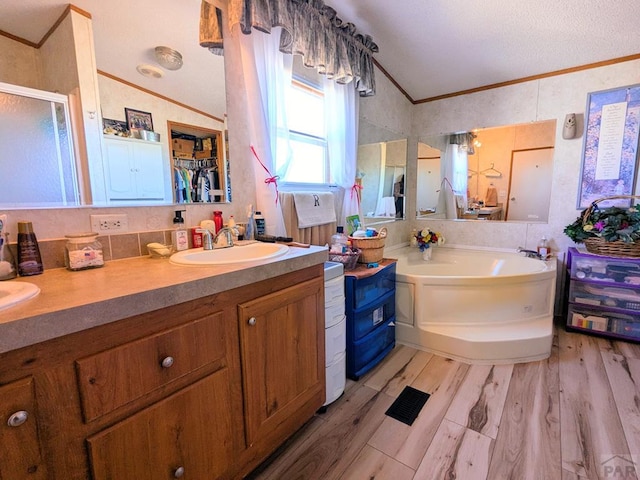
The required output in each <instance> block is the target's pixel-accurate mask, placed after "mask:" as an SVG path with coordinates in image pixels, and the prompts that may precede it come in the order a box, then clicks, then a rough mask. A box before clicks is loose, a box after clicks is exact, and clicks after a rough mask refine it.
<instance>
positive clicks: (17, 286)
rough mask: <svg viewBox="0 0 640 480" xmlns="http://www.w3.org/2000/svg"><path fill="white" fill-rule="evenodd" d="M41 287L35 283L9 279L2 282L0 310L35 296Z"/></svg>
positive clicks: (0, 286) (0, 284)
mask: <svg viewBox="0 0 640 480" xmlns="http://www.w3.org/2000/svg"><path fill="white" fill-rule="evenodd" d="M38 293H40V289H39V288H38V287H37V286H35V285H34V284H33V283H27V282H16V281H15V280H7V281H4V282H0V310H1V309H3V308H8V307H13V306H14V305H16V304H18V303H20V302H23V301H24V300H28V299H30V298H32V297H35V296H36V295H38Z"/></svg>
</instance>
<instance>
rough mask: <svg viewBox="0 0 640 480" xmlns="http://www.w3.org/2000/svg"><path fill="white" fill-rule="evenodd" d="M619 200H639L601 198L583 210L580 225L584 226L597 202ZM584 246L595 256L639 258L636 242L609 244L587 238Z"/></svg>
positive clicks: (598, 239)
mask: <svg viewBox="0 0 640 480" xmlns="http://www.w3.org/2000/svg"><path fill="white" fill-rule="evenodd" d="M621 199H628V200H632V199H640V196H638V195H615V196H611V197H603V198H599V199H598V200H594V201H593V203H591V205H589V207H588V208H586V209H585V211H584V214H583V215H582V224H583V225H584V224H586V223H587V220H588V219H589V217H590V216H591V213H592V212H593V208H594V207H595V206H597V204H598V202H603V201H605V200H621ZM584 246H585V247H586V248H587V252H589V253H593V254H595V255H605V256H607V257H640V244H639V243H637V242H632V243H627V242H623V241H622V240H616V241H614V242H609V241H607V240H605V239H604V238H600V237H589V238H586V239H585V240H584Z"/></svg>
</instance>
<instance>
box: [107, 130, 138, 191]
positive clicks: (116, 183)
mask: <svg viewBox="0 0 640 480" xmlns="http://www.w3.org/2000/svg"><path fill="white" fill-rule="evenodd" d="M104 150H105V155H104V162H105V172H104V174H105V180H106V182H107V196H108V198H109V199H110V200H125V199H129V198H136V195H137V194H136V183H135V178H136V177H135V166H134V165H133V144H132V143H130V142H127V141H124V140H121V139H116V138H105V139H104Z"/></svg>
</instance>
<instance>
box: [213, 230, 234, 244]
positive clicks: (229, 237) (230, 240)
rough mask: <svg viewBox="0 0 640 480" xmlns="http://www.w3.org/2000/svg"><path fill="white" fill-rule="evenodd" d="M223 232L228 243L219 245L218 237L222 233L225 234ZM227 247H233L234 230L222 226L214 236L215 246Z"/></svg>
mask: <svg viewBox="0 0 640 480" xmlns="http://www.w3.org/2000/svg"><path fill="white" fill-rule="evenodd" d="M223 234H224V238H225V239H226V241H227V244H226V245H221V246H218V238H220V235H223ZM227 247H233V232H232V231H231V229H230V228H229V227H224V228H221V229H220V230H219V231H218V233H216V236H215V237H213V248H227Z"/></svg>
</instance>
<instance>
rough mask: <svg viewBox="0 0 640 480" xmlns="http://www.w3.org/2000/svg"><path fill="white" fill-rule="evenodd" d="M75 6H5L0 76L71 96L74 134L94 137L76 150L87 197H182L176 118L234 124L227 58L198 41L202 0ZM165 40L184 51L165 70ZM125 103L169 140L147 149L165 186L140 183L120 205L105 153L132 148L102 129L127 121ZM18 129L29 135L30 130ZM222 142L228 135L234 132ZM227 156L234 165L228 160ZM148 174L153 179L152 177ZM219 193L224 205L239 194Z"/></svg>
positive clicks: (12, 1)
mask: <svg viewBox="0 0 640 480" xmlns="http://www.w3.org/2000/svg"><path fill="white" fill-rule="evenodd" d="M211 3H212V4H214V5H216V4H217V3H219V2H216V0H212V1H211ZM72 4H73V6H72V7H71V13H68V14H67V15H66V16H65V12H66V11H67V9H68V8H69V7H68V3H67V2H62V1H60V0H38V1H24V0H6V1H4V2H2V3H1V5H0V82H5V83H8V84H12V85H18V86H22V87H28V88H33V89H39V90H43V91H50V92H58V93H60V94H63V95H66V96H68V97H69V106H70V108H69V109H70V114H71V118H72V124H73V129H72V130H73V131H72V134H73V137H74V139H75V140H76V142H77V141H78V139H80V140H81V141H84V142H86V148H85V149H82V148H78V149H77V150H78V152H77V156H78V161H77V170H78V172H79V175H78V177H79V183H80V184H79V185H78V186H77V190H78V191H80V192H83V193H84V195H83V199H82V201H80V202H78V203H81V204H91V205H95V206H101V205H105V206H112V205H114V204H116V205H118V204H127V205H137V204H139V205H141V204H145V205H149V204H168V203H174V202H175V195H174V185H173V168H174V165H173V149H172V145H171V138H170V136H169V135H168V131H169V130H168V127H167V126H168V122H171V121H173V122H177V123H181V124H186V125H192V126H193V127H194V128H196V129H197V128H204V129H210V130H215V131H219V132H224V128H225V122H224V120H223V119H224V116H225V112H226V93H225V83H224V58H223V57H222V56H219V55H214V54H212V53H211V52H210V51H208V50H207V49H206V48H203V47H201V46H200V45H199V25H200V15H201V1H200V0H186V1H184V2H175V1H173V0H154V1H151V0H142V1H139V2H127V1H125V0H112V1H110V2H95V1H92V0H76V1H74V2H72ZM222 5H223V3H222ZM85 12H86V13H88V14H89V16H90V20H87V15H85V14H84V13H85ZM78 15H79V16H78ZM70 18H71V19H70ZM78 19H80V21H78ZM83 21H84V22H85V23H83ZM157 46H168V47H171V48H172V49H175V50H176V51H178V52H180V53H181V55H182V66H181V68H179V69H177V70H171V69H169V68H166V67H163V66H162V65H161V64H160V63H159V60H158V57H157V56H156V54H155V47H157ZM73 52H75V56H73V55H74V53H73ZM93 59H95V62H93ZM68 72H73V78H70V77H67V75H68ZM92 91H93V92H98V95H94V97H97V98H96V99H95V101H94V105H92V106H91V105H89V106H88V105H87V104H86V103H85V100H86V98H88V97H89V96H90V95H87V92H89V93H91V92H92ZM125 108H130V109H135V110H140V111H144V112H148V113H150V114H151V116H152V119H153V127H154V131H155V132H157V133H159V134H160V142H159V143H160V146H159V147H158V148H155V149H152V148H149V149H147V150H148V152H147V153H148V155H150V156H153V158H154V159H156V158H157V159H159V160H158V162H159V164H161V166H160V167H159V168H160V169H161V171H160V172H159V175H158V176H157V179H158V180H159V181H160V182H162V184H161V186H160V188H155V186H154V191H153V192H151V194H149V195H147V194H146V193H144V194H141V193H140V190H138V191H137V193H134V194H132V195H130V197H131V198H128V197H127V198H126V199H125V200H124V201H123V200H122V199H118V201H117V202H114V201H113V200H112V198H113V197H114V195H113V192H111V191H110V188H111V187H112V186H113V185H112V183H113V182H110V181H109V175H112V173H113V161H111V163H110V164H109V161H108V160H105V159H104V157H105V155H106V154H108V153H109V152H111V153H112V154H113V153H114V152H116V151H117V152H120V151H121V152H125V151H127V150H131V148H129V146H127V148H124V147H121V148H116V147H113V145H111V144H112V143H114V142H105V141H104V139H105V138H108V137H107V136H106V135H105V136H103V131H102V129H103V122H102V118H103V117H104V118H107V119H111V120H116V121H123V122H124V121H126V117H125ZM0 115H2V111H0ZM9 115H10V114H9ZM14 134H15V135H16V136H20V135H22V134H23V132H22V131H16V132H14ZM220 139H221V141H226V138H225V135H224V134H222V135H221V137H220ZM24 142H25V143H26V144H28V143H29V142H30V139H29V138H25V139H24ZM92 142H93V143H92ZM141 142H144V140H137V143H138V144H140V143H141ZM131 143H132V144H133V143H135V142H133V141H132V142H131ZM107 144H108V145H107ZM136 148H138V149H139V148H141V147H139V145H136ZM226 151H227V149H226V148H220V152H221V154H223V155H226ZM147 153H145V155H147ZM152 153H153V155H152ZM221 161H222V162H225V163H226V162H228V159H227V158H224V159H221ZM151 163H152V162H151V161H149V162H147V165H151ZM13 168H15V159H14V160H12V161H9V159H8V158H7V157H6V156H3V157H1V158H0V176H3V177H5V176H6V177H9V176H10V175H9V174H8V173H7V172H9V171H10V170H12V169H13ZM132 171H133V170H132ZM12 174H13V173H12ZM149 178H150V177H149V176H145V181H146V182H147V184H148V180H149ZM129 181H130V183H135V178H134V177H133V176H132V177H131V178H130V179H127V182H129ZM123 183H126V182H123ZM225 187H226V189H229V188H230V187H229V185H225ZM118 188H120V186H118ZM140 188H141V187H140ZM145 188H146V186H145ZM147 190H149V189H147ZM132 191H133V192H135V189H134V190H132ZM38 194H39V193H38V189H34V190H33V192H32V194H31V195H32V197H31V200H32V201H31V202H29V203H30V204H29V205H20V202H16V204H11V205H9V204H8V203H11V202H8V203H3V204H2V205H0V206H2V207H6V208H14V207H15V208H19V207H21V206H29V207H33V206H34V205H37V204H38V197H37V196H38ZM127 195H128V194H127ZM145 195H147V196H146V198H145ZM212 198H215V199H216V200H215V201H220V202H225V201H228V199H229V198H230V195H218V196H215V197H212ZM43 204H44V201H43Z"/></svg>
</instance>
